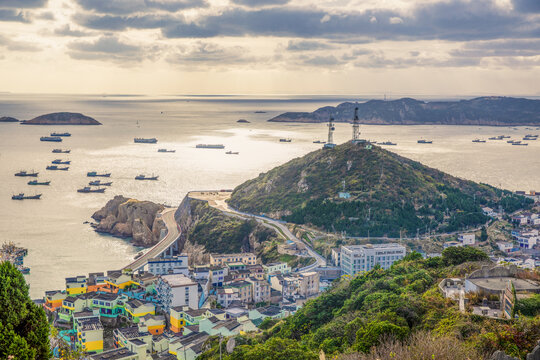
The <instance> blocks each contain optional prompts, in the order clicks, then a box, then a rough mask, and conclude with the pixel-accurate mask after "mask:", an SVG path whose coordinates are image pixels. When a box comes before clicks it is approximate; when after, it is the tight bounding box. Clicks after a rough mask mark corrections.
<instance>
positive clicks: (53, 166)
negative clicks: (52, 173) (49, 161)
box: [47, 165, 69, 171]
mask: <svg viewBox="0 0 540 360" xmlns="http://www.w3.org/2000/svg"><path fill="white" fill-rule="evenodd" d="M47 170H63V171H68V170H69V166H66V167H58V166H56V165H49V166H47Z"/></svg>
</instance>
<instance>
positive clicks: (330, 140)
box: [324, 117, 336, 149]
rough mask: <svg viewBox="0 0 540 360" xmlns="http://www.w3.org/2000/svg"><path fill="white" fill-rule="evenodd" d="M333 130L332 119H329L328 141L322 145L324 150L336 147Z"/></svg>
mask: <svg viewBox="0 0 540 360" xmlns="http://www.w3.org/2000/svg"><path fill="white" fill-rule="evenodd" d="M334 130H336V127H335V126H334V118H333V117H330V120H328V141H327V142H326V144H324V148H325V149H333V148H334V147H336V144H334Z"/></svg>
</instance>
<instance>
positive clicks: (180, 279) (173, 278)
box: [161, 274, 197, 287]
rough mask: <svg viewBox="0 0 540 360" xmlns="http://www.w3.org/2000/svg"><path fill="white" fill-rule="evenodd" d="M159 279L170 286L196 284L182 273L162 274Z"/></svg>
mask: <svg viewBox="0 0 540 360" xmlns="http://www.w3.org/2000/svg"><path fill="white" fill-rule="evenodd" d="M161 279H162V280H163V281H165V282H166V283H167V284H169V286H170V287H178V286H189V285H197V284H196V283H195V282H194V281H193V280H191V279H190V278H188V277H187V276H185V275H184V274H172V275H163V276H161Z"/></svg>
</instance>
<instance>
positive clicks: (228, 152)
mask: <svg viewBox="0 0 540 360" xmlns="http://www.w3.org/2000/svg"><path fill="white" fill-rule="evenodd" d="M225 154H227V155H238V154H240V153H239V152H238V151H227V152H226V153H225Z"/></svg>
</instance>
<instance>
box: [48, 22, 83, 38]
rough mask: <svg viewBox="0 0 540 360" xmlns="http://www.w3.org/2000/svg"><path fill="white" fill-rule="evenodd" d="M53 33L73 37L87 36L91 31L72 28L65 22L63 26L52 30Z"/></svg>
mask: <svg viewBox="0 0 540 360" xmlns="http://www.w3.org/2000/svg"><path fill="white" fill-rule="evenodd" d="M54 34H55V35H59V36H73V37H83V36H89V35H91V33H89V32H86V31H80V30H73V29H71V26H70V25H69V24H66V25H65V26H64V27H60V28H57V29H55V30H54Z"/></svg>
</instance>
